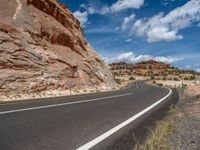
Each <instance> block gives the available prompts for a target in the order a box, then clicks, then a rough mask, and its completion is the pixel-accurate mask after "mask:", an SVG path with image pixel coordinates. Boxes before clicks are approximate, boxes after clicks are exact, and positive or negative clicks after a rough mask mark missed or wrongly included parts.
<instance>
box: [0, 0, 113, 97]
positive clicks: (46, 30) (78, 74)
mask: <svg viewBox="0 0 200 150" xmlns="http://www.w3.org/2000/svg"><path fill="white" fill-rule="evenodd" d="M0 9H1V11H0V95H2V94H4V95H6V94H15V93H32V92H41V91H45V90H51V89H54V90H55V89H68V88H69V86H73V87H74V88H76V89H80V88H84V87H94V86H99V87H107V88H112V87H113V86H114V85H115V82H114V80H113V77H112V74H111V72H110V71H109V68H108V66H107V65H106V64H105V63H104V62H103V61H102V59H101V58H100V57H99V56H98V55H97V54H96V52H95V51H94V50H93V48H92V47H91V46H90V44H89V43H88V41H87V40H86V38H85V36H84V32H83V29H82V28H81V26H80V22H79V21H78V20H77V19H76V18H75V17H74V16H73V14H72V13H71V12H70V11H69V9H68V8H67V6H65V5H60V4H59V3H58V2H57V1H56V0H1V1H0Z"/></svg>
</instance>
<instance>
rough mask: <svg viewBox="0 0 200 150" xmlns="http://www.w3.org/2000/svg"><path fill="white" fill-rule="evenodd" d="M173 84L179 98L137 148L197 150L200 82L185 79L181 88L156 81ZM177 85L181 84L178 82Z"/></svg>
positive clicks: (199, 131) (199, 124)
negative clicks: (184, 83)
mask: <svg viewBox="0 0 200 150" xmlns="http://www.w3.org/2000/svg"><path fill="white" fill-rule="evenodd" d="M156 83H158V84H160V83H162V84H163V85H167V84H168V86H173V87H175V85H176V88H177V90H178V92H179V96H180V100H179V102H178V103H177V105H176V106H174V107H172V108H171V109H170V110H169V112H168V113H167V115H166V116H165V117H164V118H162V120H160V121H158V122H157V123H156V126H155V128H154V129H153V132H151V133H150V134H149V135H148V137H147V139H146V141H145V142H143V143H140V144H138V145H136V147H135V148H134V149H136V150H139V149H141V150H157V149H161V150H199V149H200V84H199V83H197V82H190V83H189V82H188V83H187V84H186V85H185V88H184V91H182V88H181V86H177V83H171V82H170V84H169V82H167V81H165V82H164V81H162V82H159V81H156ZM179 85H180V83H179Z"/></svg>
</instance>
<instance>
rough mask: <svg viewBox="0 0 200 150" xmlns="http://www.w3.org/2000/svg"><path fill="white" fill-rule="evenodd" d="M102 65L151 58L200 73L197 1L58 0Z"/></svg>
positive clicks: (198, 10)
mask: <svg viewBox="0 0 200 150" xmlns="http://www.w3.org/2000/svg"><path fill="white" fill-rule="evenodd" d="M60 2H61V3H66V4H67V6H68V7H69V9H70V10H71V11H72V12H73V13H74V15H75V16H76V17H77V19H79V21H80V22H81V24H82V27H83V28H84V31H85V35H86V37H87V39H88V40H89V42H90V43H91V45H92V46H93V47H94V49H95V50H96V51H97V52H98V53H99V54H100V55H101V56H102V57H103V58H104V59H105V61H106V62H107V63H111V62H114V61H126V62H129V63H135V62H138V61H141V60H148V59H156V60H158V61H163V62H166V63H170V64H173V65H174V66H176V67H181V68H187V69H195V70H197V71H200V0H76V1H74V0H60Z"/></svg>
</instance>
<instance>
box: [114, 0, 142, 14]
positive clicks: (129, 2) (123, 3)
mask: <svg viewBox="0 0 200 150" xmlns="http://www.w3.org/2000/svg"><path fill="white" fill-rule="evenodd" d="M143 4H144V0H118V1H117V2H116V3H114V4H113V5H112V6H111V11H112V12H119V11H123V10H125V9H128V8H134V9H138V8H140V7H141V6H142V5H143Z"/></svg>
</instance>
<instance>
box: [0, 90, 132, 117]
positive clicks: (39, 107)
mask: <svg viewBox="0 0 200 150" xmlns="http://www.w3.org/2000/svg"><path fill="white" fill-rule="evenodd" d="M133 94H134V93H126V94H121V95H114V96H108V97H100V98H94V99H89V100H83V101H75V102H67V103H61V104H53V105H46V106H38V107H31V108H24V109H16V110H10V111H3V112H0V115H3V114H10V113H16V112H23V111H28V110H37V109H44V108H52V107H58V106H64V105H72V104H79V103H87V102H92V101H100V100H105V99H111V98H116V97H123V96H128V95H133Z"/></svg>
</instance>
